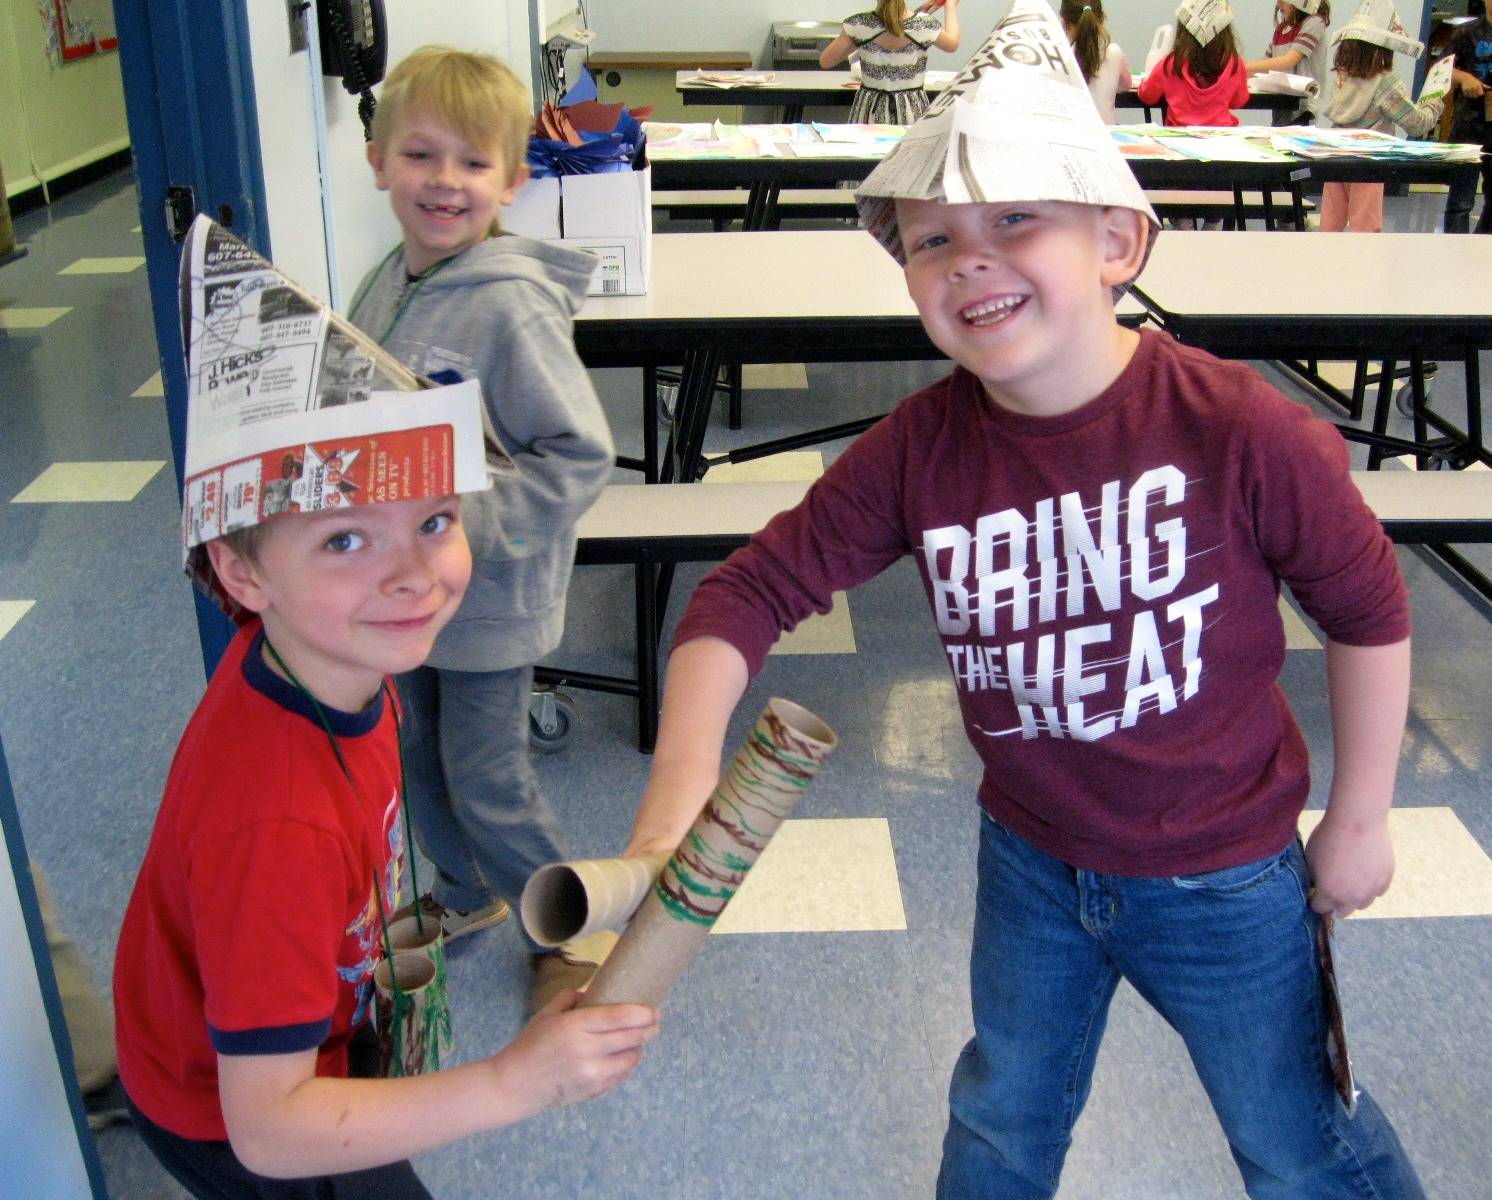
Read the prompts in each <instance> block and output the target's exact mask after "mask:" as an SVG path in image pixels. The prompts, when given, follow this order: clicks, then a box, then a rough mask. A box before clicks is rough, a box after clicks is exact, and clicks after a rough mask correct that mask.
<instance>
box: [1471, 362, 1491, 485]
mask: <svg viewBox="0 0 1492 1200" xmlns="http://www.w3.org/2000/svg"><path fill="white" fill-rule="evenodd" d="M1466 440H1467V442H1469V443H1470V446H1469V447H1468V448H1469V450H1470V451H1471V454H1472V455H1473V456H1475V457H1476V458H1478V459H1480V460H1481V461H1482V462H1487V461H1488V459H1487V447H1486V446H1485V445H1484V444H1483V442H1482V368H1481V358H1480V356H1479V354H1478V351H1477V348H1476V347H1475V346H1467V347H1466Z"/></svg>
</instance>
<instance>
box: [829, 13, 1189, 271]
mask: <svg viewBox="0 0 1492 1200" xmlns="http://www.w3.org/2000/svg"><path fill="white" fill-rule="evenodd" d="M898 199H900V200H937V201H941V202H942V203H945V204H971V203H983V202H996V203H998V202H1002V201H1035V200H1066V201H1070V202H1072V203H1074V204H1097V205H1114V206H1117V207H1120V208H1132V209H1135V210H1136V211H1137V212H1140V213H1143V214H1144V216H1145V219H1146V220H1147V221H1149V222H1150V245H1154V243H1155V235H1156V233H1158V232H1159V230H1160V221H1159V220H1158V219H1157V218H1156V215H1155V210H1154V209H1152V208H1151V207H1150V202H1149V201H1148V200H1146V199H1145V193H1144V191H1143V190H1141V188H1140V185H1139V183H1138V181H1136V179H1135V177H1134V172H1132V171H1131V170H1130V169H1129V165H1128V164H1127V163H1126V162H1125V161H1124V158H1123V156H1122V155H1121V154H1120V153H1119V150H1118V148H1117V147H1116V146H1115V145H1114V141H1113V139H1112V138H1111V137H1110V136H1109V128H1108V126H1107V125H1105V124H1104V122H1103V118H1102V117H1100V116H1099V115H1098V110H1097V109H1096V108H1095V107H1094V106H1093V98H1092V96H1091V95H1089V93H1088V85H1087V84H1086V83H1085V82H1084V80H1083V73H1082V71H1081V69H1079V67H1078V64H1077V59H1075V58H1074V57H1073V53H1072V47H1071V46H1070V45H1069V44H1068V41H1067V35H1066V33H1064V32H1063V29H1062V23H1061V22H1060V21H1058V19H1057V14H1056V13H1054V12H1053V11H1052V9H1051V7H1050V5H1048V4H1047V3H1046V0H1015V3H1014V4H1013V5H1011V8H1010V11H1009V12H1008V13H1006V14H1005V17H1004V18H1003V19H1002V20H1001V21H1000V22H999V24H997V25H996V26H995V28H994V30H993V31H992V32H991V33H990V36H989V39H988V40H987V41H986V42H985V43H984V45H982V46H981V47H980V48H979V50H978V51H977V52H976V53H975V54H974V56H973V57H972V58H970V59H969V61H968V63H967V64H966V65H965V66H964V68H963V70H961V71H960V72H959V73H958V75H957V76H955V77H954V80H953V82H952V83H951V84H949V86H948V88H947V90H946V91H944V92H943V93H942V94H941V95H940V96H938V97H937V98H936V99H934V100H933V102H932V103H931V104H930V105H929V106H928V109H927V111H926V112H925V113H923V114H922V116H921V117H919V118H918V120H917V123H916V124H914V125H912V126H911V127H909V128H908V129H907V132H906V136H905V137H903V138H902V140H901V141H900V142H898V143H897V144H896V146H895V147H894V148H893V149H892V151H891V153H890V154H888V155H887V156H886V157H885V158H884V159H882V160H881V162H880V164H879V165H877V167H876V169H875V170H874V171H872V172H871V173H870V176H869V177H868V178H867V179H866V180H865V182H864V183H863V184H861V185H860V187H859V188H858V189H857V190H856V192H855V206H856V208H857V209H858V210H859V213H860V224H861V226H862V227H863V228H865V229H866V230H868V231H869V232H870V234H871V235H872V236H873V237H874V238H875V239H876V241H878V242H880V244H881V245H882V246H884V247H885V248H886V250H887V252H888V253H890V255H891V256H892V257H893V258H895V259H896V261H897V262H899V263H901V264H902V265H903V266H905V265H906V261H907V259H906V253H905V251H904V250H903V247H902V244H901V230H900V229H899V227H898V226H897V222H896V201H897V200H898ZM1146 253H1147V255H1148V253H1149V248H1148V246H1147V249H1146Z"/></svg>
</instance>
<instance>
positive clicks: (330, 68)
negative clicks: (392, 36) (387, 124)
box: [316, 0, 389, 140]
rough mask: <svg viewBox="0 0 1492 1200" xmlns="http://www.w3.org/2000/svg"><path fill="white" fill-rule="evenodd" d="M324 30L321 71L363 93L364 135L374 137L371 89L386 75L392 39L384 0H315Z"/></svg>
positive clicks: (360, 113) (360, 111) (360, 106)
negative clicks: (385, 16) (385, 68)
mask: <svg viewBox="0 0 1492 1200" xmlns="http://www.w3.org/2000/svg"><path fill="white" fill-rule="evenodd" d="M316 24H317V28H318V29H319V30H320V33H321V72H322V74H323V75H334V76H339V77H340V78H341V80H342V86H343V87H344V88H346V89H347V91H348V92H349V93H350V94H351V95H354V96H360V97H361V98H360V99H359V100H358V106H357V112H358V116H359V118H361V120H362V122H363V136H364V137H365V138H367V139H369V140H371V139H372V136H373V135H372V121H373V108H374V104H375V102H374V99H373V93H372V92H371V91H370V90H369V89H370V88H372V86H373V85H374V84H375V83H377V82H378V81H379V80H380V79H382V78H383V72H384V67H385V66H386V65H387V63H388V52H389V39H388V27H387V22H386V21H385V19H384V11H383V0H316Z"/></svg>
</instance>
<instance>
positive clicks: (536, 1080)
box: [491, 990, 658, 1116]
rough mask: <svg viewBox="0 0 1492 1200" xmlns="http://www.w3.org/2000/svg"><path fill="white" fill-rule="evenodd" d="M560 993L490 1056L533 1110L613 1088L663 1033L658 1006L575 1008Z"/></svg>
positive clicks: (572, 994)
mask: <svg viewBox="0 0 1492 1200" xmlns="http://www.w3.org/2000/svg"><path fill="white" fill-rule="evenodd" d="M579 997H580V993H579V992H576V991H573V990H568V991H564V992H561V993H560V994H559V995H558V996H556V997H555V998H554V999H553V1000H551V1001H550V1002H549V1003H548V1004H546V1005H545V1006H544V1007H543V1008H542V1009H540V1010H539V1011H538V1012H537V1013H535V1014H534V1016H533V1018H532V1019H531V1020H530V1021H529V1023H528V1024H527V1025H526V1026H524V1028H523V1031H522V1032H521V1033H519V1035H518V1036H517V1037H516V1038H514V1039H513V1040H512V1041H511V1042H510V1043H509V1044H508V1045H507V1046H506V1047H505V1048H504V1049H503V1050H501V1051H499V1052H498V1054H497V1055H496V1056H495V1057H494V1058H493V1059H492V1060H491V1061H492V1062H493V1063H494V1065H500V1066H502V1067H503V1068H505V1072H511V1073H512V1077H513V1080H512V1082H513V1084H514V1085H515V1086H516V1087H518V1088H521V1089H523V1091H524V1092H525V1093H526V1094H527V1096H528V1098H529V1105H528V1107H531V1109H532V1112H531V1113H529V1114H528V1115H530V1116H532V1115H534V1114H535V1113H540V1112H543V1111H544V1110H545V1109H550V1108H562V1107H564V1106H565V1105H567V1104H578V1103H580V1102H581V1101H582V1100H592V1099H594V1098H595V1097H597V1096H600V1095H603V1094H604V1093H606V1092H609V1091H611V1089H612V1088H614V1087H616V1086H617V1085H618V1084H619V1083H621V1082H622V1081H623V1080H625V1079H626V1078H627V1076H629V1075H631V1074H632V1071H633V1069H634V1068H635V1067H636V1066H637V1064H638V1063H639V1062H640V1061H641V1060H642V1048H643V1047H644V1046H645V1045H647V1043H649V1042H651V1041H652V1040H653V1039H654V1038H656V1037H657V1036H658V1010H657V1009H656V1008H649V1007H647V1006H646V1005H641V1004H605V1005H601V1006H599V1007H596V1008H576V1007H575V1002H576V1000H578V999H579Z"/></svg>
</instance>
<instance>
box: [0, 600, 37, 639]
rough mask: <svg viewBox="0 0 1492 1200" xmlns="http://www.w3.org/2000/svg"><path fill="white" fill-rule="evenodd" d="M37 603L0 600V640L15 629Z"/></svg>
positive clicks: (32, 601)
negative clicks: (17, 623)
mask: <svg viewBox="0 0 1492 1200" xmlns="http://www.w3.org/2000/svg"><path fill="white" fill-rule="evenodd" d="M35 603H36V601H35V600H0V638H3V637H4V636H5V635H6V634H7V633H9V632H10V631H11V630H12V629H14V628H15V627H16V622H18V621H19V620H20V619H21V618H22V617H24V616H25V615H26V614H27V613H28V612H30V611H31V606H32V605H33V604H35Z"/></svg>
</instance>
